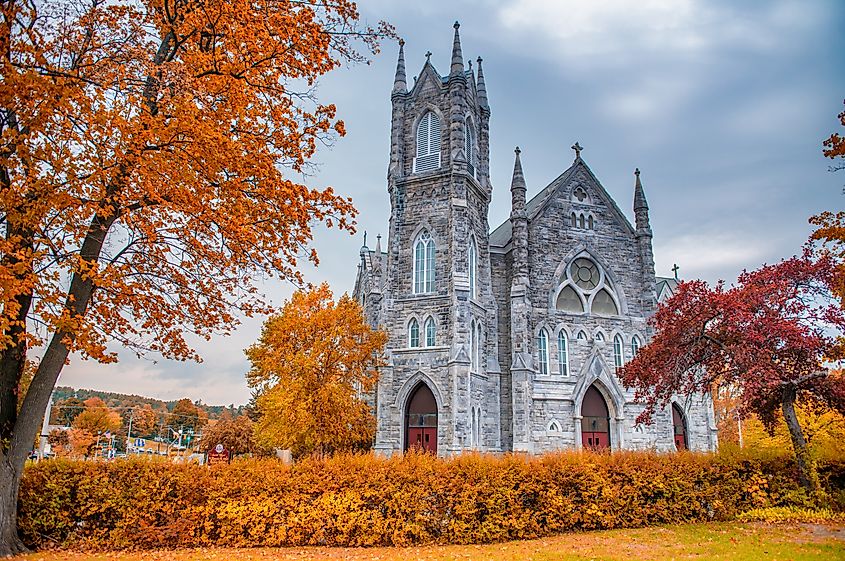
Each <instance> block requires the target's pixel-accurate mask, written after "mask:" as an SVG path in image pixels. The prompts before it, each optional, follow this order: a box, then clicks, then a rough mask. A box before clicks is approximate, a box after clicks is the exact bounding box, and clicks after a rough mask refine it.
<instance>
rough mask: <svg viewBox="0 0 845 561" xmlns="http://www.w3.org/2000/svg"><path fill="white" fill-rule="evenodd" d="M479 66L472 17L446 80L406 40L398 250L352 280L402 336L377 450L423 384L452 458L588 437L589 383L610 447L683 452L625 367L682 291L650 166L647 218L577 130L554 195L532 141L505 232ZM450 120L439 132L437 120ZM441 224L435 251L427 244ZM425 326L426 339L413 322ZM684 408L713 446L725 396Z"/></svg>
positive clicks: (397, 134) (380, 392) (377, 318)
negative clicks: (599, 171)
mask: <svg viewBox="0 0 845 561" xmlns="http://www.w3.org/2000/svg"><path fill="white" fill-rule="evenodd" d="M477 63H478V64H477V72H478V74H477V77H476V74H475V72H474V71H473V69H472V67H471V66H470V68H469V69H466V68H465V66H464V62H463V54H462V48H461V43H460V35H459V26H458V24H457V23H456V24H455V26H454V36H453V43H452V57H451V61H450V66H449V73H448V74H447V75H446V76H441V75H440V73H439V72H437V70H436V69H435V68H434V65H433V64H432V63H431V60H430V55H427V56H426V60H425V63H424V64H423V67H422V69H421V71H420V72H419V74H418V76H417V77H416V78H415V79H414V80H413V84H410V85H409V84H408V81H407V77H406V72H405V52H404V42H400V49H399V60H398V63H397V69H396V78H395V80H394V85H393V89H392V93H391V103H392V108H393V111H392V114H393V115H392V123H391V142H390V163H389V165H388V173H387V191H388V194H389V197H390V203H391V213H390V224H389V229H388V235H387V238H386V240H385V242H386V250H382V247H381V246H382V241H381V238H380V237H379V239H378V241H377V242H376V247H375V249H370V248H368V247H366V246H365V247H363V248H362V249H361V254H360V257H361V259H360V263H359V265H358V274H357V278H356V281H355V289H354V296H355V298H357V299H358V301H359V302H361V303H362V305H363V307H364V311H365V316H366V319H367V321H368V322H369V323H370V324H371V325H373V326H377V327H380V328H382V329H384V330H386V332H387V333H388V344H387V353H388V365H387V366H386V367H385V368H383V369H382V371H381V375H380V379H379V383H378V387H377V389H376V391H375V393H374V394H372V395H369V396H367V399H368V401H369V403H371V404H372V406H373V407H374V408H375V410H376V415H377V419H378V425H377V432H376V449H377V450H378V451H379V452H381V453H384V454H393V453H397V452H401V451H403V450H404V449H405V448H406V446H407V442H406V439H407V428H406V414H407V410H408V409H407V408H408V403H409V401H410V399H411V397H412V395H413V393H414V391H415V389H416V388H418V387H419V386H420V384H425V385H426V386H428V388H429V389H430V390H431V391H432V393H433V394H434V397H435V401H436V402H437V451H438V453H439V454H441V455H448V454H454V453H457V452H461V451H464V450H470V449H477V450H483V451H491V452H500V451H522V452H528V453H538V452H544V451H551V450H556V449H563V448H580V447H582V446H584V445H585V443H583V442H582V430H581V424H582V420H583V415H582V400H583V399H584V395H585V394H586V392H587V390H588V389H589V388H590V387H595V388H596V389H597V390H598V391H599V393H600V395H601V396H602V397H603V398H604V401H605V404H606V405H607V409H608V417H609V418H608V422H607V426H608V428H607V433H608V435H609V441H610V446H611V448H613V449H622V448H626V449H637V448H638V449H644V448H650V449H658V450H674V449H675V438H674V435H675V432H676V430H678V428H676V427H674V426H673V421H672V411H671V407H667V408H666V409H665V410H662V411H659V412H658V414H657V415H656V417H655V420H654V423H653V424H651V425H648V426H643V425H637V424H636V422H635V419H636V417H637V415H639V413H640V412H641V411H642V406H641V405H639V404H637V403H635V402H634V399H633V398H634V396H633V392H632V391H627V390H625V389H624V388H623V387H622V386H621V384H620V382H619V379H618V378H617V376H616V368H617V365H618V364H619V363H620V361H621V363H624V362H627V361H629V360H631V358H632V357H633V354H634V352H635V351H636V348H637V346H642V345H644V344H645V343H646V342H647V341H648V339H649V336H650V333H649V327H648V324H647V320H648V318H649V317H650V316H651V314H653V313H654V310H655V308H656V305H657V298H658V288H657V287H658V286H660V287H661V292H660V294H661V296H663V295H668V294H670V293H671V290H664V287H665V286H669V284H670V283H668V280H667V279H661V283H660V284H659V285H658V283H657V279H656V278H655V274H654V259H653V255H652V236H653V234H652V230H651V226H650V223H649V215H648V212H649V209H648V203H647V202H646V197H645V190H644V188H643V185H642V182H641V180H640V172H639V170H637V171H636V175H635V180H634V193H633V195H634V205H633V206H634V209H633V210H634V215H635V218H636V220H635V222H636V223H635V224H634V225H632V224H631V223H630V222H629V221H628V219H627V218H626V217H625V215H624V214H623V212H622V211H621V210H620V209H619V207H618V206H617V205H616V203H615V202H614V201H613V200H612V199H611V197H610V195H609V194H608V193H607V191H606V190H605V189H604V187H602V185H601V183H600V182H599V180H598V179H597V178H596V176H595V175H594V174H593V172H592V171H591V170H590V168H589V166H588V165H587V164H586V162H585V161H584V160H583V159H582V157H581V151H582V150H583V148H581V146H580V145H579V144H577V143H576V144H575V145H574V146H573V149H574V150H575V159H574V161H573V163H572V165H571V166H570V167H569V168H568V169H566V170H565V171H564V172H563V173H562V174H561V175H560V176H559V177H558V178H556V179H555V180H554V181H552V182H551V183H550V184H549V185H547V186H546V187H544V188H543V189H540V190H539V191H538V190H537V189H534V188H532V187H531V183H530V182H528V181H526V177H525V175H524V173H523V169H522V164H521V161H520V155H519V149H517V153H516V158H515V163H514V174H513V178H512V181H511V188H510V190H511V203H512V211H511V215H510V218H509V219H508V220H507V221H505V223H504V224H502V225H501V226H499V227H498V228H496V229H495V230H493V231H492V232H491V230H490V227H489V224H488V221H487V216H488V208H489V204H490V199H491V196H492V190H493V188H492V185H491V183H490V178H489V175H488V174H489V169H490V166H489V120H490V115H491V112H490V106H489V103H488V98H487V88H486V84H485V81H484V74H483V70H482V60H481V58H478V60H477ZM409 86H410V88H409ZM429 113H430V114H432V115H433V118H432V117H428V118H427V117H426V115H427V114H429ZM435 121H436V123H439V129H437V128H432V127H434V125H429V124H428V123H431V122H435ZM436 130H439V131H440V135H439V137H438V136H436V134H434V132H432V131H435V132H436ZM438 148H439V150H438ZM532 192H535V193H536V194H535V195H534V196H533V197H532V198H531V199H530V200H526V199H527V195H528V194H529V193H532ZM500 196H501V195H500ZM428 238H430V239H431V243H433V247H434V250H433V259H431V260H429V259H427V256H426V254H425V250H424V245H423V243H422V241H423V240H426V239H428ZM418 245H419V247H418ZM471 248H474V253H475V258H474V261H473V260H472V258H471V253H472V251H473V250H472V249H471ZM473 264H474V267H473ZM429 266H430V267H429ZM420 267H422V268H420ZM426 268H430V269H431V270H432V271H433V283H432V284H433V286H431V287H430V288H431V289H430V290H429V286H427V285H426V284H425V283H422V285H420V284H419V283H417V284H415V281H414V280H415V278H416V275H421V277H422V276H424V275H425V273H424V270H425V269H426ZM421 271H423V272H422V273H421ZM420 286H422V289H420ZM414 322H415V323H416V325H417V326H418V329H419V339H418V340H412V336H411V333H410V331H411V325H412V323H414ZM427 322H429V323H431V322H433V325H434V328H433V329H434V340H433V341H429V340H428V337H427V333H426V329H425V326H426V324H427ZM541 341H543V342H544V343H543V342H541ZM562 343H563V344H564V345H565V348H566V350H565V352H564V350H563V348H562V345H561V344H562ZM543 344H545V349H546V352H545V353H542V350H541V346H542V345H543ZM675 404H676V405H677V407H678V408H679V409H680V410H681V411H683V416H684V423H683V430H684V431H685V434H686V442H687V445H688V446H689V447H690V448H692V449H695V450H713V449H715V447H716V446H717V435H716V429H715V421H714V417H713V407H712V403H710V401H709V399H708V398H707V397H706V396H695V397H693V398H690V399H685V398H683V397H680V396H679V397H678V399H677V400H675Z"/></svg>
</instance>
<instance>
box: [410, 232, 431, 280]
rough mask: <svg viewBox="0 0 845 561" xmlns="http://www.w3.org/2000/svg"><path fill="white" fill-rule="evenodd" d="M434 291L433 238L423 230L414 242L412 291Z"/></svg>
mask: <svg viewBox="0 0 845 561" xmlns="http://www.w3.org/2000/svg"><path fill="white" fill-rule="evenodd" d="M425 292H434V240H433V239H431V234H429V233H428V231H427V230H423V231H422V233H421V234H420V235H419V236H418V237H417V241H415V242H414V293H415V294H423V293H425Z"/></svg>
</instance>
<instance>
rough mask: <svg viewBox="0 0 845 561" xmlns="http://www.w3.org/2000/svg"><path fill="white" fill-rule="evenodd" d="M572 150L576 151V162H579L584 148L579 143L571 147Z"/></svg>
mask: <svg viewBox="0 0 845 561" xmlns="http://www.w3.org/2000/svg"><path fill="white" fill-rule="evenodd" d="M570 148H572V149H573V150H575V159H576V160H577V159H578V158H580V157H581V150H583V149H584V148H583V147H582V146H581V145H580V144H578V143H577V142H576V143H575V144H573V145H572V146H570Z"/></svg>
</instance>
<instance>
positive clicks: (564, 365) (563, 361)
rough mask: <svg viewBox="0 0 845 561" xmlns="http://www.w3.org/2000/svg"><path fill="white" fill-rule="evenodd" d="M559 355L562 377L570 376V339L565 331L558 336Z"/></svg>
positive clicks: (561, 331)
mask: <svg viewBox="0 0 845 561" xmlns="http://www.w3.org/2000/svg"><path fill="white" fill-rule="evenodd" d="M557 354H558V357H557V359H558V363H559V364H560V366H559V368H560V375H561V376H569V338H568V337H567V336H566V332H565V331H564V330H562V329H561V330H560V333H558V334H557Z"/></svg>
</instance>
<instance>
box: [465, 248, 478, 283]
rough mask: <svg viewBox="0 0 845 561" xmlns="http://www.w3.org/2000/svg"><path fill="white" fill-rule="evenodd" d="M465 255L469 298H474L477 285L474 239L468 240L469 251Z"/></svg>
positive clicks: (476, 259) (476, 258)
mask: <svg viewBox="0 0 845 561" xmlns="http://www.w3.org/2000/svg"><path fill="white" fill-rule="evenodd" d="M467 253H468V255H467V261H468V263H467V268H468V269H469V271H468V272H469V297H470V298H475V297H476V296H477V295H478V294H477V291H476V283H477V278H476V275H477V271H476V268H477V261H478V257H477V256H476V250H475V239H473V238H470V240H469V250H468V252H467Z"/></svg>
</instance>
